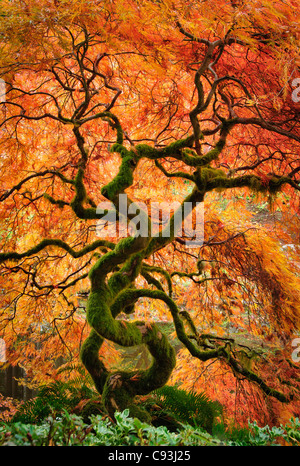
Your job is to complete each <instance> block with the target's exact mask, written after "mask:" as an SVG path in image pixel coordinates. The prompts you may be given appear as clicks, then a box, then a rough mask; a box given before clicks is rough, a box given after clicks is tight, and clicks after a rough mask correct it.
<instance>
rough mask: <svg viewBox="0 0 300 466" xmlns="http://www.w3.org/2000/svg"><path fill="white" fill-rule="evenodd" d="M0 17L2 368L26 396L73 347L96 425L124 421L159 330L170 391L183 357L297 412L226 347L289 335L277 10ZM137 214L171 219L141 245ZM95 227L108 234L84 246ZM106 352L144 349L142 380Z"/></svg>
mask: <svg viewBox="0 0 300 466" xmlns="http://www.w3.org/2000/svg"><path fill="white" fill-rule="evenodd" d="M0 21H1V36H0V43H1V59H0V60H1V61H0V69H1V77H2V79H3V80H4V82H5V85H6V95H5V99H2V102H1V127H0V131H1V177H2V184H1V196H0V200H1V207H0V209H1V210H0V215H1V248H2V252H1V254H0V259H1V266H2V272H1V290H2V305H1V332H2V333H1V336H2V338H3V339H4V340H5V342H6V344H7V354H8V357H9V359H10V360H11V361H13V362H15V363H16V362H19V363H20V362H21V363H22V364H23V365H24V367H25V368H26V370H27V373H28V374H31V375H32V376H33V377H34V376H36V377H39V380H45V379H47V375H46V374H50V375H51V374H52V373H53V370H54V361H55V359H56V358H58V357H59V356H61V355H62V356H64V358H65V359H66V360H74V359H75V358H76V357H77V356H78V352H79V351H80V358H81V361H82V363H83V364H84V366H85V367H86V369H87V371H88V372H89V374H90V375H91V377H92V379H93V381H94V384H95V387H96V389H97V390H98V392H99V393H100V394H101V395H102V399H103V401H104V403H105V406H106V408H107V410H108V412H109V414H110V415H111V416H113V414H114V412H115V410H122V409H124V408H127V407H128V408H130V409H131V412H132V413H133V414H138V415H142V414H141V412H140V409H138V408H137V406H136V405H135V404H134V400H135V397H136V396H137V395H145V394H148V393H150V392H151V391H153V390H154V389H157V388H159V387H161V386H163V385H164V384H166V383H167V382H168V380H169V379H170V376H171V374H172V372H173V371H174V368H175V366H176V357H175V351H174V348H173V346H172V344H171V343H170V341H169V339H168V338H167V336H166V335H165V333H164V332H163V330H162V327H161V326H160V325H159V322H160V321H164V320H165V321H168V322H172V323H173V325H174V330H175V334H176V337H177V338H178V339H179V341H180V343H181V345H182V347H183V348H185V351H186V353H185V356H184V358H183V359H182V361H184V362H183V369H182V367H181V368H180V369H179V370H178V372H177V373H178V374H179V375H178V379H180V374H181V375H182V374H183V373H185V374H186V373H187V370H188V369H184V367H185V368H187V367H188V364H190V367H191V366H193V363H191V361H190V360H189V359H190V358H191V357H193V358H194V360H195V361H196V360H197V361H201V362H206V361H216V360H218V361H220V363H221V364H222V365H223V366H226V367H228V368H229V369H230V370H231V371H232V373H233V374H234V376H235V377H237V378H242V379H247V380H248V381H250V382H251V383H253V384H254V385H255V386H259V387H260V390H262V391H263V393H265V394H266V395H268V396H271V397H273V398H275V399H278V400H279V401H280V402H283V403H285V402H288V401H290V400H291V396H293V397H295V396H297V392H296V388H295V387H290V388H289V387H287V386H285V387H283V386H280V384H278V383H277V382H276V380H275V378H272V377H265V378H264V374H263V372H265V369H264V370H263V372H262V371H261V370H260V367H261V366H260V365H259V364H260V363H259V361H260V358H261V355H260V352H259V351H258V350H255V349H253V348H251V347H250V346H247V344H246V343H245V341H244V340H243V341H241V340H239V339H238V338H236V337H235V332H236V333H237V332H238V331H239V332H246V331H247V332H248V333H249V334H251V333H253V334H255V335H260V336H261V337H262V338H263V339H269V340H270V339H271V338H273V340H274V342H278V341H279V342H281V344H282V342H286V341H288V339H291V338H292V336H293V335H296V333H297V331H298V330H299V315H300V313H299V309H300V307H299V306H300V295H299V278H298V276H299V270H298V269H297V260H298V256H297V245H296V246H295V248H296V249H295V250H293V251H294V252H293V251H292V253H293V254H294V256H293V257H292V256H287V255H286V254H285V252H284V250H283V249H282V248H281V242H282V241H283V242H293V243H294V244H295V243H297V239H299V237H298V238H297V228H299V220H298V217H297V215H298V214H299V189H300V188H299V180H300V178H299V172H300V164H299V155H298V153H299V143H300V119H299V104H298V103H297V99H295V98H293V96H294V95H295V94H293V92H294V91H295V86H294V85H293V82H294V81H293V78H296V77H297V72H298V69H299V56H298V41H299V15H298V13H297V3H296V2H294V1H292V0H289V1H287V2H273V1H270V0H265V1H259V2H258V1H254V2H251V3H250V4H249V2H248V3H244V2H243V1H237V2H234V1H231V2H227V1H224V0H217V1H214V2H212V1H210V0H208V1H203V2H194V1H185V0H182V1H168V0H164V1H159V2H154V1H150V0H145V1H142V2H139V1H137V0H132V1H129V0H128V1H123V0H121V1H117V2H111V1H106V0H104V1H103V0H102V1H94V2H84V1H78V0H77V1H75V0H69V1H65V0H63V1H59V0H57V1H51V0H49V1H48V0H47V1H46V0H39V1H36V0H32V1H29V0H28V1H27V0H25V1H23V2H10V1H3V2H2V3H1V19H0ZM125 194H126V196H124V195H125ZM121 199H122V200H123V199H126V218H125V223H124V209H123V208H122V209H121ZM261 199H264V200H267V201H268V202H269V204H270V206H271V208H272V207H273V209H274V206H275V207H277V208H278V209H279V208H280V212H281V220H282V223H281V225H279V226H278V231H277V233H278V236H277V237H276V236H274V235H273V234H272V232H270V231H269V230H268V229H267V228H265V227H262V226H260V225H259V224H258V223H255V222H254V221H253V218H252V217H251V212H250V210H249V206H250V205H251V206H253V204H254V203H255V202H256V201H257V202H262V201H261ZM249 200H251V203H250V202H249ZM139 201H140V202H143V203H144V205H146V206H150V205H151V203H153V202H158V203H159V202H163V201H167V202H168V203H170V204H171V203H172V202H173V201H177V202H178V203H179V207H178V208H177V210H176V211H175V212H173V213H172V215H171V216H170V218H169V221H168V222H167V223H164V221H163V219H161V221H160V225H159V229H160V230H159V231H160V234H158V235H153V234H152V231H153V230H152V226H153V223H154V216H153V215H152V214H151V212H152V211H151V209H149V210H148V211H147V212H146V211H145V210H143V211H138V210H137V203H138V202H139ZM104 202H106V204H105V205H106V206H107V209H100V208H99V206H101V205H104V204H103V203H104ZM187 203H189V205H191V206H192V207H193V208H195V209H196V208H197V207H198V206H199V205H200V206H204V220H205V222H204V239H203V242H202V243H201V244H198V245H197V247H195V243H193V237H192V236H191V233H189V232H188V231H185V230H184V231H182V233H181V234H180V235H177V229H176V228H177V227H178V225H177V222H176V219H177V218H178V217H177V215H178V214H182V218H185V215H186V211H185V210H184V208H185V205H187ZM123 207H124V206H123ZM225 207H226V208H225ZM107 211H109V212H110V215H112V214H115V215H116V222H117V233H118V234H115V235H113V234H111V235H109V236H106V237H104V236H103V231H102V230H99V225H101V219H102V220H103V221H104V220H105V221H106V220H107V219H108V218H109V213H108V212H107ZM137 214H138V216H139V221H140V223H143V227H144V228H146V234H144V235H141V234H140V230H139V228H138V226H139V225H138V224H137V222H135V223H134V221H135V219H136V217H137ZM111 218H113V217H111ZM291 219H292V220H291ZM289 222H290V224H289ZM127 224H128V225H129V226H131V227H132V226H133V225H135V227H136V228H135V229H134V228H133V229H131V230H130V231H129V234H128V235H125V234H123V233H121V232H122V229H124V225H125V226H126V225H127ZM102 226H104V223H103V222H102ZM99 232H100V233H99ZM166 232H169V233H168V234H165V233H166ZM278 237H279V239H278ZM191 245H192V246H191ZM83 292H86V293H87V296H88V299H87V308H86V313H85V306H84V305H82V302H81V300H80V293H81V294H82V293H83ZM109 342H114V343H116V344H118V345H120V346H122V347H132V346H136V345H145V346H146V347H147V348H148V350H149V353H150V354H151V364H150V365H149V367H147V368H146V369H143V370H141V369H136V370H113V369H112V368H111V367H112V366H113V361H111V354H112V349H111V347H110V346H109V344H110V343H109ZM37 343H39V344H38V345H37ZM107 345H108V346H107ZM187 355H188V356H187ZM188 360H189V362H188ZM253 361H254V362H253ZM257 361H258V362H257ZM263 361H264V362H265V360H263ZM292 366H293V365H292ZM292 366H291V367H292ZM294 366H295V365H294ZM295 367H296V366H295ZM295 367H294V368H295ZM177 369H178V368H177ZM193 374H195V373H193V372H190V380H192V379H193ZM175 375H176V371H175ZM265 375H267V374H266V372H265Z"/></svg>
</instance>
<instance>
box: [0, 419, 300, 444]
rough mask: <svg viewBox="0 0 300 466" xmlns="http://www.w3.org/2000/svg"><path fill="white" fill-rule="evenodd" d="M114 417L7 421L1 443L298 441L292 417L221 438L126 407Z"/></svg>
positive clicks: (299, 431) (299, 432)
mask: <svg viewBox="0 0 300 466" xmlns="http://www.w3.org/2000/svg"><path fill="white" fill-rule="evenodd" d="M115 420H116V422H115V423H112V421H111V420H110V419H109V418H107V417H101V416H99V415H92V416H91V417H90V422H89V423H88V424H87V423H85V422H84V420H83V419H82V417H80V416H78V415H75V414H69V413H68V412H67V411H64V412H63V413H62V416H61V417H60V418H57V419H55V418H54V417H53V416H49V417H48V418H47V419H45V420H44V421H43V422H42V423H41V424H39V425H37V424H35V425H32V424H23V423H21V422H15V423H8V424H5V425H3V426H0V446H6V445H11V446H19V445H20V446H21V445H22V446H49V445H50V446H73V445H74V446H76V445H78V446H79V445H82V446H83V445H85V446H92V445H96V446H139V445H142V446H206V445H208V446H212V445H216V446H220V445H229V446H232V445H236V446H238V445H245V446H246V445H250V446H262V445H279V444H280V443H279V441H280V439H284V440H286V441H287V442H288V443H289V444H292V445H294V444H296V445H299V442H300V421H299V419H298V418H296V419H291V421H290V422H289V423H288V424H287V425H286V426H285V427H284V426H280V427H273V428H270V427H269V426H265V427H259V426H258V425H257V424H256V423H255V422H254V423H249V429H248V433H247V435H245V432H244V434H243V437H242V438H240V439H235V440H232V439H225V440H223V441H222V440H220V439H219V438H217V437H213V436H212V435H210V434H209V433H207V432H204V431H203V430H202V429H200V428H193V427H191V426H190V425H182V426H181V429H180V430H179V431H177V432H170V431H169V430H168V429H167V428H166V427H165V426H159V427H155V426H153V425H150V424H147V423H144V422H141V421H140V420H138V419H136V418H135V419H134V418H131V417H129V411H128V410H125V411H123V412H122V413H119V412H116V414H115ZM227 434H228V432H227ZM297 439H298V440H297Z"/></svg>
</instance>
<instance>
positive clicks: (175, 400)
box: [154, 385, 223, 433]
mask: <svg viewBox="0 0 300 466" xmlns="http://www.w3.org/2000/svg"><path fill="white" fill-rule="evenodd" d="M154 400H155V402H156V404H157V405H158V406H159V409H158V410H156V412H155V414H156V421H155V422H156V423H159V422H166V421H167V422H168V427H169V428H172V424H173V428H175V429H177V428H178V427H179V426H180V424H181V423H183V424H189V425H191V426H193V427H201V428H202V429H204V430H205V431H207V432H210V433H211V432H212V429H213V425H214V423H215V422H216V419H217V418H218V417H219V416H221V415H222V412H223V408H222V405H221V404H220V403H219V402H217V401H212V400H210V399H209V398H208V396H207V395H206V394H205V393H194V392H191V391H190V392H187V391H185V390H182V389H179V388H177V387H173V386H169V385H165V386H164V387H162V388H160V389H159V390H156V391H155V392H154Z"/></svg>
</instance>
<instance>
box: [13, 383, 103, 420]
mask: <svg viewBox="0 0 300 466" xmlns="http://www.w3.org/2000/svg"><path fill="white" fill-rule="evenodd" d="M97 399H99V395H97V394H96V393H95V392H94V390H92V389H90V388H89V387H87V386H86V385H82V386H81V387H77V386H76V385H74V384H73V383H72V382H60V381H55V382H53V383H51V384H49V385H44V386H42V387H40V388H39V390H38V392H37V396H36V397H35V398H33V399H31V400H28V401H26V402H25V403H23V404H22V405H21V406H20V407H19V409H18V411H17V412H16V413H15V415H14V417H13V419H12V420H13V422H21V423H25V424H35V423H39V422H41V421H42V420H43V419H45V418H46V417H47V416H49V415H50V414H52V415H54V416H58V415H59V414H60V413H62V412H63V411H64V410H66V411H74V410H75V409H76V407H77V406H78V405H79V404H80V403H81V404H82V401H83V400H87V401H89V404H87V403H86V404H85V405H82V408H83V411H84V409H85V410H86V411H87V416H89V415H91V414H93V412H99V411H100V412H101V409H100V406H99V403H98V404H96V401H97ZM93 400H94V401H95V410H94V411H93V410H92V401H93ZM81 414H82V415H83V414H84V413H81Z"/></svg>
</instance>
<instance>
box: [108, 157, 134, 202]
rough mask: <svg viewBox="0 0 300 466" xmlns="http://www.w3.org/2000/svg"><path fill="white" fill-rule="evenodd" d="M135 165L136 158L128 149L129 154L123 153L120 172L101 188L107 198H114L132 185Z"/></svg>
mask: <svg viewBox="0 0 300 466" xmlns="http://www.w3.org/2000/svg"><path fill="white" fill-rule="evenodd" d="M124 149H125V148H124ZM125 150H126V149H125ZM126 151H127V150H126ZM135 167H136V161H135V158H134V157H133V156H132V155H131V154H130V153H129V152H128V151H127V154H126V155H123V158H122V162H121V166H120V169H119V173H118V174H117V176H116V177H115V178H114V179H113V180H112V181H111V182H110V183H108V184H107V185H106V186H104V187H103V188H102V189H101V194H102V195H103V196H105V197H106V198H107V199H110V200H114V199H115V198H116V196H117V195H118V194H120V193H122V192H124V190H125V189H126V188H129V186H131V185H132V183H133V171H134V169H135Z"/></svg>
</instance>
